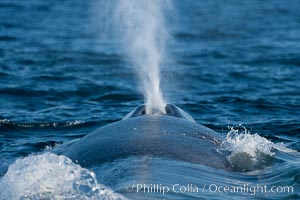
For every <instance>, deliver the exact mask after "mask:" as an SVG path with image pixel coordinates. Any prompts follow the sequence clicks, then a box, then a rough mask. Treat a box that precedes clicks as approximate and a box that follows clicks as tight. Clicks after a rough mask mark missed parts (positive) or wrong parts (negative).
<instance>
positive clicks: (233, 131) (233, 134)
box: [220, 125, 294, 171]
mask: <svg viewBox="0 0 300 200" xmlns="http://www.w3.org/2000/svg"><path fill="white" fill-rule="evenodd" d="M229 128H230V131H229V132H228V134H227V136H226V140H224V141H223V142H222V144H221V146H220V149H221V150H222V151H224V152H227V153H229V155H228V157H227V158H228V160H229V162H230V164H231V166H232V167H233V169H235V170H237V171H249V170H254V169H259V168H262V167H264V166H268V165H269V164H270V163H271V162H272V158H273V156H274V155H275V150H278V151H282V152H286V153H290V152H294V150H292V149H289V148H287V147H285V145H284V144H283V143H277V144H276V143H273V142H271V141H269V140H268V139H266V138H264V137H262V136H259V135H258V134H251V133H250V131H248V130H247V129H246V128H245V127H243V126H241V125H239V126H238V127H229Z"/></svg>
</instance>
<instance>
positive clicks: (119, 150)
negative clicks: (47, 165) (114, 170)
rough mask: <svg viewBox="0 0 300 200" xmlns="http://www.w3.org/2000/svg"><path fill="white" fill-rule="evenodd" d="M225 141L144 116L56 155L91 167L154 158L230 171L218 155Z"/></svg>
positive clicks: (182, 122) (169, 119) (178, 121)
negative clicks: (61, 155)
mask: <svg viewBox="0 0 300 200" xmlns="http://www.w3.org/2000/svg"><path fill="white" fill-rule="evenodd" d="M221 139H222V137H221V136H220V135H219V134H218V133H216V132H215V131H213V130H211V129H209V128H207V127H204V126H202V125H199V124H197V123H195V122H192V121H189V120H186V119H183V118H179V117H173V116H168V115H145V114H143V115H139V116H134V117H131V118H127V119H125V120H121V121H119V122H115V123H112V124H109V125H106V126H103V127H100V128H98V129H96V130H95V131H93V132H92V133H90V134H88V135H86V136H85V137H83V138H81V139H80V140H77V141H73V142H69V143H66V144H64V145H61V146H60V147H58V148H57V149H56V150H55V152H56V153H58V154H63V155H66V156H68V157H69V158H71V159H72V160H73V161H75V162H78V163H79V164H81V165H82V166H87V167H89V166H93V165H97V164H100V163H104V162H110V161H114V160H116V159H122V158H126V157H130V156H150V157H162V158H166V159H171V160H180V161H186V162H192V163H198V164H203V165H207V166H211V167H215V168H222V169H228V168H229V164H228V161H227V160H226V158H225V157H224V156H223V155H222V154H221V153H219V152H218V145H219V144H220V142H221Z"/></svg>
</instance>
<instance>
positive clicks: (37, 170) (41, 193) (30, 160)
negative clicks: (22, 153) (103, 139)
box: [0, 152, 126, 200]
mask: <svg viewBox="0 0 300 200" xmlns="http://www.w3.org/2000/svg"><path fill="white" fill-rule="evenodd" d="M0 188H5V190H1V191H0V199H3V200H5V199H11V200H14V199H16V200H17V199H88V200H89V199H100V200H102V199H103V200H117V199H118V200H122V199H126V198H125V197H123V196H122V195H120V194H117V193H115V192H114V191H113V190H111V189H110V188H108V187H106V186H104V185H102V184H99V183H98V182H97V180H96V176H95V174H94V173H93V172H91V171H89V170H87V169H85V168H82V167H80V166H79V165H77V164H74V163H73V162H72V161H71V160H70V159H69V158H67V157H65V156H58V155H55V154H52V153H49V152H47V153H44V154H40V155H30V156H28V157H25V158H21V159H18V160H16V161H15V162H14V163H13V164H12V165H10V167H9V169H8V171H7V173H6V174H5V175H4V176H3V177H2V178H1V179H0Z"/></svg>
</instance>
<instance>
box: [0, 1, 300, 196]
mask: <svg viewBox="0 0 300 200" xmlns="http://www.w3.org/2000/svg"><path fill="white" fill-rule="evenodd" d="M99 5H101V4H98V3H97V1H95V0H87V1H67V0H53V1H43V0H28V1H20V0H1V1H0V105H1V108H0V162H1V168H0V176H3V175H4V174H5V173H6V170H7V166H8V165H9V164H11V163H13V162H14V160H15V159H17V158H21V157H26V156H28V155H29V154H32V153H39V152H42V151H43V150H44V149H45V148H49V147H54V146H55V145H58V144H61V143H63V142H66V141H69V140H71V139H76V138H80V137H82V136H84V135H86V134H87V133H89V132H90V131H92V130H94V129H96V128H98V127H99V126H102V125H105V124H108V123H111V122H115V121H118V120H120V119H122V117H123V116H124V115H125V114H127V113H128V112H130V111H131V110H132V109H133V108H134V107H136V106H138V105H140V104H142V103H143V96H142V95H141V93H140V92H139V90H138V89H139V87H138V85H139V84H138V82H137V80H138V79H137V78H136V77H135V74H136V73H135V71H134V69H133V68H132V67H131V65H130V63H129V62H128V61H127V59H126V57H124V52H123V50H122V49H124V48H120V46H119V45H120V43H119V42H118V40H117V39H116V38H114V37H113V36H111V37H107V34H106V36H105V37H103V33H102V31H103V24H105V23H104V21H103V20H105V19H103V18H102V17H99V15H98V14H97V13H101V12H104V11H103V10H102V8H101V7H100V6H99ZM173 6H174V10H175V11H173V12H174V13H172V14H170V21H169V23H168V27H169V29H170V31H171V34H172V36H173V38H172V40H171V41H170V43H169V46H168V53H169V59H168V60H167V62H166V63H165V65H164V66H163V68H162V75H161V77H162V88H163V91H164V95H165V96H166V99H167V101H168V102H170V103H174V104H176V105H177V106H179V107H181V108H182V109H183V110H185V111H186V112H188V113H189V114H190V115H191V116H193V118H194V119H195V121H196V122H198V123H200V124H203V125H205V126H208V127H209V128H212V129H214V130H216V131H218V132H221V133H222V134H223V135H224V136H226V134H227V133H228V132H229V130H228V128H227V127H228V126H237V125H238V124H242V125H243V126H244V127H246V128H247V129H248V130H249V131H250V132H251V134H254V133H258V134H259V135H260V136H262V137H264V138H266V139H268V141H270V142H272V143H276V144H278V143H283V145H284V147H286V148H288V149H291V150H293V151H294V152H293V153H292V155H291V154H288V153H282V152H278V153H277V154H276V155H277V156H278V157H276V158H277V159H278V160H279V161H278V162H275V164H274V165H273V168H264V169H261V170H262V172H259V173H258V172H257V173H254V175H253V174H250V175H249V174H248V176H247V175H245V174H234V175H232V174H230V173H229V172H226V174H227V177H229V178H224V182H226V183H228V184H229V183H233V182H237V181H238V180H244V181H245V180H247V181H248V182H249V183H253V184H254V183H257V181H259V180H262V182H264V181H265V183H266V184H268V183H278V185H280V184H282V185H292V186H294V193H289V194H287V193H285V194H283V193H282V194H280V195H271V196H268V195H265V194H261V196H259V197H256V198H261V199H264V198H265V199H299V198H300V196H299V189H300V186H299V183H300V169H299V167H300V160H299V158H300V157H299V153H298V152H299V151H300V120H299V117H300V79H299V77H300V2H299V1H298V0H289V1H280V0H278V1H276V0H268V1H260V0H253V1H235V0H229V1H218V0H213V1H191V0H189V1H179V0H178V1H174V2H173ZM109 17H110V16H107V19H106V20H109ZM105 22H106V21H105ZM112 35H113V34H112ZM108 36H109V34H108ZM131 162H134V165H137V166H138V165H139V162H141V161H131ZM157 162H158V163H159V161H157V160H154V161H153V162H152V163H153V166H152V167H153V168H154V169H155V167H157V166H155V165H156V163H157ZM165 164H166V166H169V167H170V169H173V168H172V166H173V164H172V163H165ZM119 165H121V164H119ZM119 165H116V166H112V168H113V167H116V168H118V167H120V166H119ZM179 165H180V166H175V167H174V168H176V169H175V170H178V171H179V173H180V174H182V176H184V175H185V177H184V178H183V179H184V180H185V181H183V182H188V181H190V182H193V181H194V182H196V183H197V181H196V180H190V177H191V176H190V174H191V173H195V171H205V172H209V173H210V174H212V176H211V177H209V178H208V180H213V179H219V178H217V177H219V176H221V175H223V172H220V171H218V170H212V169H210V168H205V169H203V168H204V167H203V166H191V169H190V170H191V171H186V170H183V169H185V168H183V167H182V166H181V164H179ZM105 167H106V166H103V167H102V168H105ZM100 168H101V167H100ZM96 174H97V177H98V178H97V179H98V181H99V182H100V183H103V184H105V185H108V186H110V187H112V188H113V190H115V191H117V192H121V193H122V190H118V188H119V185H118V184H116V183H114V181H113V180H109V179H108V178H107V177H106V178H105V175H102V176H103V177H102V176H101V175H98V174H99V173H96ZM257 174H259V175H257ZM268 175H269V176H268ZM276 175H278V176H276ZM107 176H109V175H107ZM156 176H157V177H156V178H153V179H154V182H155V181H157V180H161V179H162V180H163V178H165V179H164V180H168V181H170V184H172V183H173V182H172V181H171V179H170V174H169V175H166V174H164V175H161V174H159V175H156ZM154 177H155V176H154ZM158 177H160V178H161V179H159V178H158ZM224 177H226V176H225V175H224ZM198 178H199V179H201V177H198ZM174 179H176V178H174ZM178 179H180V178H178V177H177V180H178ZM130 180H131V179H130ZM132 180H134V178H132ZM101 181H102V182H101ZM2 182H3V180H2ZM203 182H204V181H203ZM198 183H199V182H198ZM201 183H202V182H201ZM0 185H1V184H0ZM2 186H3V183H2ZM2 189H3V188H2ZM2 189H1V190H2ZM214 195H216V194H209V193H206V194H205V195H204V196H202V197H203V198H209V199H211V198H214ZM231 195H232V194H231ZM160 197H162V196H160ZM173 197H174V198H175V197H176V195H175V196H173ZM190 197H194V196H193V195H192V196H190ZM200 197H201V196H200ZM224 197H225V198H229V196H226V195H225V196H223V194H222V195H221V196H216V197H215V198H216V199H219V198H220V199H221V198H223V199H224ZM243 197H245V198H251V197H253V196H250V197H249V196H247V195H246V196H243ZM254 197H255V196H254ZM254 197H253V198H254ZM35 198H37V199H38V197H35ZM78 198H79V197H78ZM135 198H137V197H135ZM166 198H167V197H166ZM170 198H171V197H170ZM176 198H177V199H180V198H182V199H185V198H187V197H185V196H180V195H179V196H177V197H176ZM231 198H234V195H232V196H230V199H231ZM237 198H241V197H239V196H237Z"/></svg>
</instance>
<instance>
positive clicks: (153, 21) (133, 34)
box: [113, 0, 171, 114]
mask: <svg viewBox="0 0 300 200" xmlns="http://www.w3.org/2000/svg"><path fill="white" fill-rule="evenodd" d="M115 3H116V4H115V7H114V12H113V13H114V25H115V26H116V27H115V29H118V33H119V35H120V37H121V40H122V42H123V47H124V48H125V51H126V53H127V56H128V57H129V58H130V60H131V62H132V64H133V65H134V67H135V68H136V71H137V72H138V75H139V79H140V81H141V83H142V92H143V94H144V98H145V104H146V113H147V114H156V113H165V105H166V102H165V99H164V97H163V94H162V91H161V87H160V66H161V64H162V62H163V60H164V58H165V57H166V52H165V49H166V48H165V47H166V41H167V40H168V38H169V33H168V30H167V28H166V13H167V11H168V10H170V7H171V6H170V5H171V3H170V1H168V0H164V1H161V0H151V1H140V0H117V1H116V2H115Z"/></svg>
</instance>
